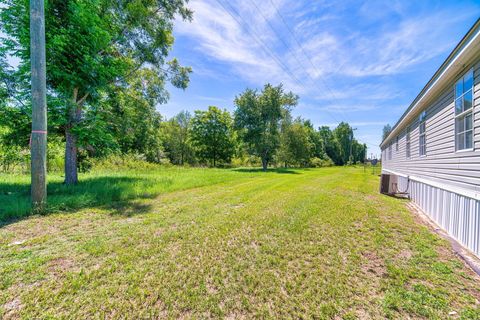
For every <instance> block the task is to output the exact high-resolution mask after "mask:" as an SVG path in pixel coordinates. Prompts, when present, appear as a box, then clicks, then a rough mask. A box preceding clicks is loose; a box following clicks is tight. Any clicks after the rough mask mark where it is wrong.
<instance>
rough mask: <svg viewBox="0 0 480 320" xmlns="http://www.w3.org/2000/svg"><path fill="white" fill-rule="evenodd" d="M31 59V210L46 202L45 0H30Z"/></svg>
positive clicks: (42, 207) (43, 207) (35, 209)
mask: <svg viewBox="0 0 480 320" xmlns="http://www.w3.org/2000/svg"><path fill="white" fill-rule="evenodd" d="M30 61H31V67H32V134H31V147H30V148H31V149H30V150H31V158H32V159H31V179H32V210H33V212H34V213H41V212H43V211H44V210H45V205H46V203H47V97H46V59H45V5H44V0H30Z"/></svg>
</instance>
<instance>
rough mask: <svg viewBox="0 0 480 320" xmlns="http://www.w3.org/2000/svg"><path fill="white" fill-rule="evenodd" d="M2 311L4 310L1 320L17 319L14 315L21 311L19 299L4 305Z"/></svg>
mask: <svg viewBox="0 0 480 320" xmlns="http://www.w3.org/2000/svg"><path fill="white" fill-rule="evenodd" d="M3 309H4V310H5V314H4V318H3V319H15V318H17V316H16V314H17V313H18V311H19V310H20V309H22V302H21V301H20V298H15V299H13V300H11V301H9V302H7V303H5V304H4V305H3Z"/></svg>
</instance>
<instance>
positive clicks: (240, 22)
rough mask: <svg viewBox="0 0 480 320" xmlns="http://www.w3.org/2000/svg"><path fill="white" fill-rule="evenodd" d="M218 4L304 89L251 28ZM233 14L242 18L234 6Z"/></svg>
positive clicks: (219, 2)
mask: <svg viewBox="0 0 480 320" xmlns="http://www.w3.org/2000/svg"><path fill="white" fill-rule="evenodd" d="M216 1H217V2H218V4H220V5H221V6H222V8H223V9H224V10H225V12H227V13H228V14H229V15H230V16H231V17H232V18H233V19H234V20H235V21H236V22H237V24H238V25H240V26H243V27H244V28H245V30H247V32H248V33H249V34H250V35H251V36H252V37H253V38H254V40H255V41H256V42H257V43H258V44H259V45H260V46H262V47H263V48H264V50H265V52H267V53H268V54H269V55H270V56H271V57H272V58H273V59H274V60H275V61H276V62H277V64H278V65H279V66H280V68H281V69H282V70H283V71H284V72H285V73H287V74H288V75H289V76H290V77H291V78H292V79H293V80H295V82H297V83H298V84H299V85H300V86H302V87H304V88H305V86H304V84H303V83H302V82H301V81H300V80H299V79H298V78H297V77H296V76H295V75H294V74H293V73H292V72H291V71H290V70H289V68H288V67H287V66H286V65H285V64H284V63H283V62H282V61H281V60H280V59H279V58H278V56H277V55H276V54H275V53H274V52H272V51H271V50H270V48H268V46H266V45H265V43H264V42H263V41H262V40H261V39H260V38H259V37H258V36H257V35H256V34H255V33H254V32H252V31H251V30H250V28H249V27H248V26H247V25H246V24H244V23H243V22H242V21H241V20H239V19H238V18H237V17H236V16H235V15H233V14H232V13H231V12H230V11H229V10H228V9H227V7H226V6H225V5H224V4H223V3H222V2H221V1H220V0H216ZM229 7H230V8H231V9H232V11H233V12H235V14H236V15H238V16H241V15H240V14H239V13H238V12H237V11H236V10H235V8H233V7H232V6H229Z"/></svg>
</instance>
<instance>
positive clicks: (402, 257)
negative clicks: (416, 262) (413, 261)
mask: <svg viewBox="0 0 480 320" xmlns="http://www.w3.org/2000/svg"><path fill="white" fill-rule="evenodd" d="M412 255H413V253H412V251H410V250H402V251H400V253H399V254H398V255H397V258H398V259H400V260H410V258H411V257H412Z"/></svg>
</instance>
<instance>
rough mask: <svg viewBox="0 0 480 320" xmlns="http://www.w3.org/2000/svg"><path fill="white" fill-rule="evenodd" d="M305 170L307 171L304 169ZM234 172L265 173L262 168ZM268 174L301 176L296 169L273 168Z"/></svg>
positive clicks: (241, 169)
mask: <svg viewBox="0 0 480 320" xmlns="http://www.w3.org/2000/svg"><path fill="white" fill-rule="evenodd" d="M302 170H305V169H302ZM232 171H236V172H248V173H251V172H262V173H263V172H265V171H263V169H262V168H238V169H233V170H232ZM266 172H273V173H279V174H301V172H298V171H295V170H294V169H289V168H271V169H267V171H266Z"/></svg>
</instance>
